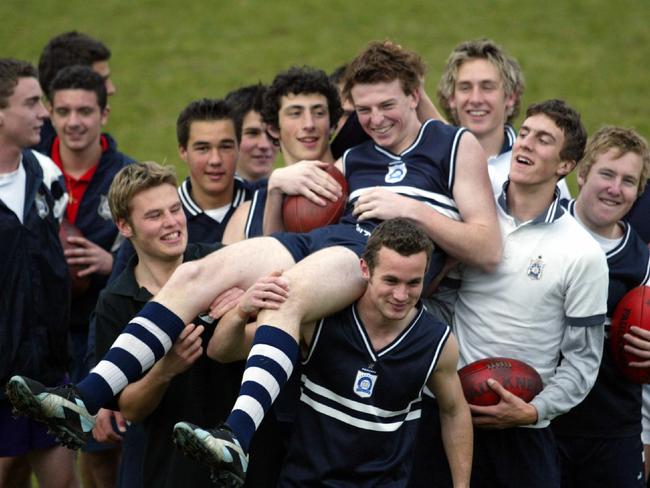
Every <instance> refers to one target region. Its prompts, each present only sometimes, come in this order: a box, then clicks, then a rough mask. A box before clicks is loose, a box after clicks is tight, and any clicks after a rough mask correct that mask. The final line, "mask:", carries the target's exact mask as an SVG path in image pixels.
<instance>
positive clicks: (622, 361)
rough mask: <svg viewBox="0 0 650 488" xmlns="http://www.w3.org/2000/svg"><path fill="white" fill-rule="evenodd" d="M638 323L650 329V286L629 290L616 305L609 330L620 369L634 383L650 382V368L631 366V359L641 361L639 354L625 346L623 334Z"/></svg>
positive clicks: (614, 354) (610, 340) (611, 343)
mask: <svg viewBox="0 0 650 488" xmlns="http://www.w3.org/2000/svg"><path fill="white" fill-rule="evenodd" d="M633 325H636V326H638V327H641V328H642V329H645V330H650V287H647V286H637V287H636V288H633V289H631V290H630V291H628V292H627V293H626V294H625V296H623V298H621V300H620V301H619V302H618V305H616V309H615V310H614V315H612V323H611V328H610V331H609V343H610V345H611V347H612V356H613V357H614V362H615V363H616V365H617V366H618V369H619V371H620V372H621V373H622V374H623V376H625V377H626V378H627V379H628V380H630V381H633V382H634V383H650V368H631V367H629V366H628V363H629V362H630V361H641V360H642V359H640V358H639V357H638V356H636V355H634V354H631V353H629V352H627V351H626V350H625V349H624V348H623V346H625V344H627V342H626V341H625V339H623V335H624V334H626V333H628V332H629V330H630V327H632V326H633Z"/></svg>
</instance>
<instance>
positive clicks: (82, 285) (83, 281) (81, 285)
mask: <svg viewBox="0 0 650 488" xmlns="http://www.w3.org/2000/svg"><path fill="white" fill-rule="evenodd" d="M83 236H84V235H83V234H82V233H81V231H80V230H79V228H78V227H77V226H75V225H74V224H72V223H70V221H69V220H68V219H63V221H62V222H61V226H60V227H59V240H60V241H61V247H63V250H64V251H65V250H66V249H74V248H75V247H77V246H76V245H75V244H72V243H70V242H68V239H67V238H68V237H83ZM83 268H84V267H83V266H68V270H69V272H70V282H71V284H72V296H73V297H78V296H79V295H82V294H83V293H84V292H85V291H86V290H87V289H88V287H89V286H90V276H82V277H79V275H78V274H77V273H78V272H79V271H81V270H82V269H83Z"/></svg>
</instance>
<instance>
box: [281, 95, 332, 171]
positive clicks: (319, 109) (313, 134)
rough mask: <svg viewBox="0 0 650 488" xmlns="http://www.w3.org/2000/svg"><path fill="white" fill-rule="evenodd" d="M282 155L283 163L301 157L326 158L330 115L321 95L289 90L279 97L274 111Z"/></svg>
mask: <svg viewBox="0 0 650 488" xmlns="http://www.w3.org/2000/svg"><path fill="white" fill-rule="evenodd" d="M278 124H279V125H280V128H279V132H277V131H273V132H274V134H273V135H274V136H276V137H277V138H278V139H280V147H281V148H282V155H283V157H284V160H285V162H286V163H287V164H293V163H296V162H298V161H303V160H317V161H330V160H331V159H332V157H331V153H330V146H329V139H330V116H329V109H328V105H327V98H326V97H325V95H321V94H318V93H309V94H305V93H302V94H299V95H295V94H293V93H291V94H289V95H286V96H283V97H282V98H281V99H280V111H279V113H278Z"/></svg>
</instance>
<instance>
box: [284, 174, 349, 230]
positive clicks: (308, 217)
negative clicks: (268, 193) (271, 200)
mask: <svg viewBox="0 0 650 488" xmlns="http://www.w3.org/2000/svg"><path fill="white" fill-rule="evenodd" d="M327 172H328V173H329V174H330V175H331V176H332V177H334V179H335V180H336V181H337V182H338V183H339V185H341V189H342V194H341V197H340V198H339V199H338V200H337V201H336V202H332V201H331V200H327V204H326V205H325V206H324V207H321V206H320V205H316V204H315V203H313V202H311V201H309V200H308V199H307V198H306V197H304V196H302V195H291V196H288V197H286V198H285V199H284V204H283V207H282V218H283V220H284V227H285V229H286V230H287V231H289V232H309V231H310V230H313V229H317V228H318V227H324V226H326V225H330V224H336V223H337V222H338V221H339V219H340V218H341V215H343V211H344V210H345V205H346V203H347V200H348V184H347V182H346V181H345V176H343V173H341V172H340V171H339V170H338V169H336V167H335V166H334V165H333V164H332V165H330V166H329V167H328V168H327Z"/></svg>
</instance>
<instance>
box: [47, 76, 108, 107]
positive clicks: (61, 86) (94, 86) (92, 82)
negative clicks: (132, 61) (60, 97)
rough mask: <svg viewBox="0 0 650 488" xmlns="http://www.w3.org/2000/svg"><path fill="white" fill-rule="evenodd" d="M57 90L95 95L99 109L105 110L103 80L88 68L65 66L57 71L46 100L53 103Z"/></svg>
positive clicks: (105, 97)
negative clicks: (90, 92) (87, 92)
mask: <svg viewBox="0 0 650 488" xmlns="http://www.w3.org/2000/svg"><path fill="white" fill-rule="evenodd" d="M59 90H87V91H93V92H95V94H96V95H97V103H98V104H99V108H101V109H102V110H104V109H105V108H106V101H107V98H108V95H107V94H106V84H105V83H104V78H102V77H101V75H99V74H98V73H97V72H95V71H93V70H92V68H90V67H89V66H80V65H77V66H67V67H66V68H63V69H62V70H61V71H59V72H58V73H57V74H56V76H55V77H54V79H53V80H52V83H50V86H49V88H48V98H49V99H50V101H54V94H55V93H56V92H57V91H59Z"/></svg>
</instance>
